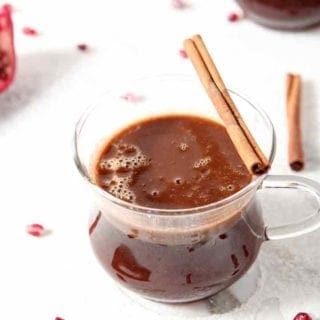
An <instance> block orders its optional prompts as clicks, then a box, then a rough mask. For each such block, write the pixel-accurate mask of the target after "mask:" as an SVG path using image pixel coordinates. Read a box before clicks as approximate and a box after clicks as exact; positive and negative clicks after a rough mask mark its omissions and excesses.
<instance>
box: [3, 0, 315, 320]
mask: <svg viewBox="0 0 320 320" xmlns="http://www.w3.org/2000/svg"><path fill="white" fill-rule="evenodd" d="M12 4H13V5H14V7H15V8H16V12H15V14H14V21H15V27H16V49H17V55H18V70H17V75H16V81H15V83H14V84H13V86H12V87H11V88H10V89H9V90H8V91H7V92H6V93H3V94H1V95H0V150H1V151H0V319H6V320H22V319H27V320H31V319H32V320H54V319H55V317H56V316H61V317H63V318H64V319H65V320H84V319H90V320H104V319H141V320H143V319H148V320H153V319H158V318H159V319H162V318H165V319H175V317H177V319H179V318H180V319H181V318H190V317H191V315H192V319H196V318H197V317H196V316H197V315H198V316H199V317H200V318H205V317H208V319H240V318H241V319H242V318H243V319H258V320H259V319H260V318H259V317H260V316H259V314H260V313H261V312H260V311H261V310H262V309H263V308H264V306H266V305H268V304H271V305H273V306H274V305H277V306H278V307H279V310H280V311H281V313H282V315H283V318H284V319H292V318H293V316H294V315H295V313H297V312H298V311H301V310H306V311H308V312H310V313H312V314H313V315H314V316H315V319H320V302H319V301H320V299H319V298H320V277H319V270H320V253H319V249H318V248H319V246H318V244H319V241H320V231H319V232H315V233H313V234H311V235H308V236H304V237H301V238H299V239H295V240H286V241H281V242H279V243H267V244H264V246H263V248H262V252H261V254H260V256H259V259H258V261H257V264H256V266H255V267H256V269H257V270H258V271H257V274H258V278H259V281H258V282H259V283H258V288H257V290H255V292H254V294H253V295H252V296H251V298H250V300H249V301H247V302H246V303H245V304H243V305H242V306H241V307H240V308H236V309H232V310H231V309H230V310H229V311H224V312H222V313H220V314H218V313H217V312H213V313H212V314H210V312H209V309H210V308H209V309H208V303H203V304H201V305H199V304H196V305H194V306H191V307H186V306H176V307H166V306H163V305H157V304H148V303H144V302H143V301H142V302H141V300H138V302H137V301H134V300H131V298H128V297H127V296H126V295H125V294H123V293H122V292H121V291H119V289H118V288H117V287H116V286H115V284H114V283H113V282H112V281H111V279H109V278H108V276H107V275H106V274H105V273H104V271H103V270H102V268H101V267H100V266H99V264H98V263H97V262H96V260H95V258H94V256H93V254H92V253H91V249H90V246H89V241H88V237H87V219H88V212H89V200H88V199H89V198H88V197H87V190H86V188H85V186H84V184H83V182H82V180H81V179H80V177H79V176H78V173H77V172H76V170H75V168H74V165H73V163H72V152H71V138H72V133H73V129H74V124H75V121H76V119H77V118H78V117H79V115H80V114H81V112H82V111H83V110H84V109H85V108H86V107H87V106H88V105H89V104H90V103H92V102H93V101H95V100H96V99H97V98H98V97H99V95H101V94H102V93H104V92H105V91H106V90H108V88H109V87H110V86H114V85H116V84H117V83H120V84H119V85H121V81H123V80H127V79H130V78H135V77H141V76H143V75H154V74H164V73H186V74H193V70H192V67H191V65H190V62H189V61H188V60H186V59H182V58H181V57H180V56H179V54H178V51H179V49H180V48H181V46H182V41H183V39H185V38H186V37H188V36H191V35H193V34H194V33H201V34H202V35H203V37H204V39H205V40H206V43H207V45H208V47H209V48H210V51H211V52H212V53H213V54H214V56H215V61H216V63H217V65H218V66H219V68H220V70H221V73H222V74H223V75H224V78H225V81H226V82H227V84H228V86H229V87H230V88H233V89H235V90H236V91H238V92H241V93H244V94H245V95H246V96H248V97H251V98H252V100H253V101H254V102H258V104H259V105H260V106H261V107H263V108H264V109H265V110H266V111H267V113H268V114H269V115H270V117H271V119H272V121H273V123H274V125H275V129H276V133H277V136H278V151H277V157H276V160H275V163H274V166H273V168H272V173H283V174H285V173H290V170H289V168H288V165H287V158H286V141H287V133H286V119H285V108H284V87H285V84H284V79H285V73H286V72H287V71H293V72H298V73H301V75H302V77H303V79H304V92H303V117H302V120H303V127H304V135H305V151H306V160H307V165H306V170H305V171H303V172H302V174H303V175H305V176H309V177H311V178H314V179H316V180H318V181H320V170H319V168H320V144H319V141H318V139H319V138H318V137H319V133H320V114H319V112H320V111H319V110H320V74H319V67H320V63H319V57H320V29H319V28H318V29H314V30H312V31H307V32H301V33H284V32H277V31H272V30H267V29H264V28H262V27H259V26H257V25H255V24H253V23H251V22H250V21H246V20H244V21H240V22H238V23H234V24H232V23H230V22H228V20H227V18H226V17H227V15H228V13H229V12H230V11H232V10H235V9H237V6H236V4H235V3H234V2H233V1H231V0H230V1H229V0H194V1H191V0H190V4H191V7H190V8H188V9H186V10H182V11H177V10H174V9H173V8H172V6H171V2H170V0H152V1H150V0H126V1H125V0H113V1H111V0H104V1H101V0H100V1H99V0H91V1H88V0H82V1H81V0H77V1H75V0H68V1H65V0H55V1H48V0H47V1H45V0H42V1H35V0H34V1H26V0H25V1H23V0H21V1H18V0H17V1H15V2H14V3H12ZM23 26H31V27H34V28H36V29H37V30H39V31H40V33H41V35H40V36H39V37H34V38H33V37H27V36H25V35H23V34H22V32H21V29H22V27H23ZM79 42H85V43H87V44H88V45H89V46H90V47H91V50H90V51H89V52H86V53H83V52H79V51H78V50H77V49H76V48H75V46H76V44H78V43H79ZM294 200H296V201H295V202H294ZM305 200H306V199H305V198H304V197H301V199H300V200H299V197H294V198H293V197H291V198H289V200H283V199H279V197H277V199H274V197H273V196H271V197H268V201H269V202H267V203H266V205H265V206H266V207H267V211H268V212H269V213H270V216H269V218H267V220H268V219H271V218H272V219H271V220H272V222H273V223H274V222H277V223H280V222H283V221H285V219H284V218H285V216H286V215H285V214H284V213H285V212H288V217H290V214H293V213H295V214H297V216H300V217H302V216H303V215H304V214H306V211H307V210H306V209H305V208H306V206H305V205H304V204H303V202H304V201H305ZM270 201H272V202H270ZM288 203H289V204H290V205H291V208H289V210H286V209H285V208H286V204H288ZM311 209H312V206H311ZM311 209H310V210H311ZM33 222H38V223H42V224H44V225H45V226H46V227H47V228H49V229H51V230H52V233H51V234H50V235H49V236H47V237H43V238H41V239H38V238H33V237H31V236H29V235H27V234H26V233H25V230H24V228H25V225H27V224H29V223H33ZM222 300H223V303H224V302H225V301H224V299H222ZM226 300H228V299H227V298H226ZM278 307H277V308H278ZM197 308H198V309H197ZM261 308H262V309H261ZM272 308H273V307H272ZM259 310H260V311H259ZM263 312H265V310H263ZM266 312H268V311H266ZM278 316H279V317H280V314H278ZM263 318H264V319H276V320H277V319H282V318H281V317H280V318H276V316H270V315H269V318H268V316H263Z"/></svg>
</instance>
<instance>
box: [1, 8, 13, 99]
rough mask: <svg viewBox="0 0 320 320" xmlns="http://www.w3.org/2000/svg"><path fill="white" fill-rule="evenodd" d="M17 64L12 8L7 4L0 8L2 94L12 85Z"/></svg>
mask: <svg viewBox="0 0 320 320" xmlns="http://www.w3.org/2000/svg"><path fill="white" fill-rule="evenodd" d="M15 64H16V57H15V50H14V43H13V23H12V19H11V6H9V5H8V4H6V5H4V6H2V7H1V8H0V93H1V92H3V91H5V90H6V89H7V88H8V87H9V85H10V84H11V83H12V81H13V78H14V74H15Z"/></svg>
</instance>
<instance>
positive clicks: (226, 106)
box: [184, 35, 270, 175]
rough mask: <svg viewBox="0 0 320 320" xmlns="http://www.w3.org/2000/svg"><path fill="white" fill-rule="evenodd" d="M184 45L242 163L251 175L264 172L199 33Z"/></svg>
mask: <svg viewBox="0 0 320 320" xmlns="http://www.w3.org/2000/svg"><path fill="white" fill-rule="evenodd" d="M184 48H185V51H186V52H187V55H188V57H189V59H190V60H191V62H192V64H193V66H194V68H195V69H196V71H197V73H198V76H199V78H200V81H201V83H202V85H203V86H204V88H205V89H206V91H207V94H208V96H209V98H210V99H211V101H212V102H213V104H214V105H215V107H216V109H217V111H218V113H219V115H220V117H221V119H222V120H223V122H224V124H225V126H226V130H227V132H228V134H229V136H230V138H231V140H232V142H233V144H234V146H235V147H236V149H237V151H238V153H239V155H240V157H241V158H242V160H243V162H244V164H245V165H246V167H247V168H248V170H249V171H250V172H251V173H253V174H254V175H261V174H264V173H266V172H267V171H268V169H269V168H270V164H269V161H268V159H267V158H266V157H265V156H264V154H263V152H262V151H261V149H260V148H259V146H258V144H257V143H256V141H255V139H254V138H253V136H252V135H251V133H250V131H249V129H248V128H247V126H246V124H245V123H244V121H243V119H242V117H241V115H240V113H239V111H238V110H237V108H236V106H235V103H234V102H233V100H232V98H231V96H230V95H229V93H228V91H227V89H226V86H225V84H224V82H223V80H222V77H221V75H220V73H219V71H218V69H217V67H216V66H215V64H214V62H213V60H212V58H211V56H210V54H209V52H208V50H207V48H206V46H205V44H204V42H203V40H202V38H201V36H200V35H195V36H194V37H193V38H192V39H187V40H185V41H184Z"/></svg>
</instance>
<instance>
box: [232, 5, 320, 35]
mask: <svg viewBox="0 0 320 320" xmlns="http://www.w3.org/2000/svg"><path fill="white" fill-rule="evenodd" d="M237 2H238V4H239V5H240V6H241V8H242V9H243V10H244V12H245V14H246V15H247V16H248V17H249V18H250V19H252V20H254V21H256V22H257V23H260V24H262V25H264V26H266V27H269V28H276V29H287V30H299V29H305V28H309V27H312V26H315V25H317V24H319V23H320V0H299V1H297V0H237Z"/></svg>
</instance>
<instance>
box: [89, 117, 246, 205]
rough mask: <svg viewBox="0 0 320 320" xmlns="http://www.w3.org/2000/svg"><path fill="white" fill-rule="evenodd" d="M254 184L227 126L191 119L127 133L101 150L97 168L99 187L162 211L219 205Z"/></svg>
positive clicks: (156, 121) (143, 125)
mask: <svg viewBox="0 0 320 320" xmlns="http://www.w3.org/2000/svg"><path fill="white" fill-rule="evenodd" d="M251 178H252V177H251V175H250V173H249V172H248V170H247V169H246V167H245V165H244V163H243V162H242V160H241V158H240V157H239V155H238V153H237V151H236V149H235V147H234V146H233V143H232V142H231V140H230V138H229V136H228V134H227V131H226V129H225V128H224V127H223V126H222V125H220V124H218V123H217V122H214V121H211V120H209V119H205V118H200V117H194V116H187V115H178V116H164V117H157V118H151V119H147V120H144V121H141V122H138V123H135V124H133V125H131V126H129V127H127V128H125V129H124V130H122V131H121V132H119V133H118V134H117V135H115V136H114V137H113V138H112V139H111V140H110V141H109V142H108V143H107V144H106V145H105V146H104V147H103V148H102V149H101V150H100V153H99V154H98V157H97V161H96V162H95V167H94V179H95V181H96V183H97V184H98V185H99V186H100V187H102V188H103V189H104V190H106V191H107V192H109V193H111V194H113V195H114V196H115V197H118V198H120V199H122V200H125V201H128V202H132V203H136V204H139V205H142V206H146V207H153V208H162V209H163V208H165V209H178V208H179V209H181V208H192V207H197V206H202V205H206V204H210V203H214V202H216V201H219V200H221V199H223V198H226V197H228V196H230V195H232V194H234V193H236V192H237V191H239V190H240V189H242V188H243V187H244V186H246V185H247V184H248V183H250V181H251Z"/></svg>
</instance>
